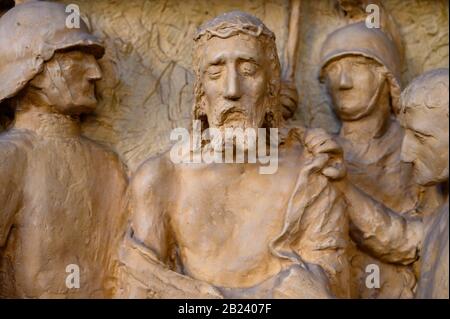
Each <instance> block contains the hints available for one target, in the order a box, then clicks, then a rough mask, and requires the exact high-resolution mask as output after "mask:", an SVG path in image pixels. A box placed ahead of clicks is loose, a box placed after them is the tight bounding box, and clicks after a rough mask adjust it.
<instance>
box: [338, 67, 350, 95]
mask: <svg viewBox="0 0 450 319" xmlns="http://www.w3.org/2000/svg"><path fill="white" fill-rule="evenodd" d="M349 71H350V70H348V66H344V67H343V68H342V69H341V72H340V74H339V88H340V89H341V90H348V89H351V88H353V80H352V77H351V75H350V72H349Z"/></svg>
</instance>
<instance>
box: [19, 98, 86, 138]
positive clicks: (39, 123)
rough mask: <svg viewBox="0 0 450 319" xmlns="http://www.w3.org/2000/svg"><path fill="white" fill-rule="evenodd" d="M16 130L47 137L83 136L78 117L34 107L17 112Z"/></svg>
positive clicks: (46, 108) (47, 108)
mask: <svg viewBox="0 0 450 319" xmlns="http://www.w3.org/2000/svg"><path fill="white" fill-rule="evenodd" d="M14 128H19V129H27V130H30V131H33V132H34V133H36V134H37V135H40V136H45V137H76V136H80V134H81V132H80V124H79V120H78V117H74V116H69V115H63V114H59V113H56V112H54V111H53V110H52V109H51V108H49V107H45V106H34V105H28V106H27V108H25V109H19V110H18V111H17V112H16V116H15V122H14Z"/></svg>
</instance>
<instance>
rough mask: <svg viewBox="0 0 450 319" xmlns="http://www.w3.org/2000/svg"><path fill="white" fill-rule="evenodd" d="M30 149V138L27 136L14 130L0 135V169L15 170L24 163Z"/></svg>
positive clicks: (31, 145)
mask: <svg viewBox="0 0 450 319" xmlns="http://www.w3.org/2000/svg"><path fill="white" fill-rule="evenodd" d="M32 147H33V144H32V136H31V135H29V134H26V133H24V132H18V131H16V130H11V131H7V132H4V133H2V134H0V169H1V170H2V171H3V170H5V169H6V170H7V169H11V168H12V167H14V168H16V169H17V168H18V167H19V166H20V165H21V164H24V163H25V161H26V159H27V157H28V153H29V150H31V149H32ZM19 171H20V169H19Z"/></svg>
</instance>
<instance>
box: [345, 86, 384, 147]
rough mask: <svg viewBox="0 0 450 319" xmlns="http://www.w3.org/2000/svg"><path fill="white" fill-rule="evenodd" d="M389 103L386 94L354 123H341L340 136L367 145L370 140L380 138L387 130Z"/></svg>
mask: <svg viewBox="0 0 450 319" xmlns="http://www.w3.org/2000/svg"><path fill="white" fill-rule="evenodd" d="M390 124H391V118H390V101H389V94H386V95H384V96H382V97H380V99H379V100H378V102H377V105H375V107H374V109H373V111H372V112H371V113H369V114H368V115H366V116H365V117H363V118H360V119H358V120H355V121H345V120H343V121H342V126H341V131H340V136H341V137H342V138H345V139H347V140H350V141H352V142H356V143H366V142H367V143H369V142H370V141H371V140H372V139H376V138H380V137H381V136H383V135H384V134H385V133H386V131H387V130H388V129H389V127H390Z"/></svg>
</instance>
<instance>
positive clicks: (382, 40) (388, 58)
mask: <svg viewBox="0 0 450 319" xmlns="http://www.w3.org/2000/svg"><path fill="white" fill-rule="evenodd" d="M320 56H321V59H320V74H319V79H320V81H321V82H324V81H325V79H326V75H327V72H328V70H329V67H330V66H331V65H333V64H336V63H335V62H339V61H341V60H342V61H344V60H345V61H349V62H350V61H353V60H354V61H355V62H354V63H353V62H352V63H349V64H351V65H353V66H355V68H354V69H355V70H354V71H355V72H354V73H355V74H356V75H357V76H360V77H361V79H358V78H355V79H354V80H355V81H354V82H355V83H353V84H355V86H358V85H360V86H372V88H373V92H371V93H370V92H369V93H368V94H372V95H373V97H368V98H367V101H362V103H366V104H370V102H372V100H373V99H374V98H376V95H377V94H380V93H381V90H382V89H383V87H382V86H383V85H384V84H387V86H388V88H387V90H388V92H389V96H390V105H391V107H392V111H393V112H394V114H397V113H398V111H399V102H398V101H399V97H400V93H401V85H400V72H401V58H400V54H399V53H398V50H397V47H396V45H395V43H394V41H392V40H391V38H390V37H389V36H388V35H387V34H386V33H385V32H383V31H382V30H381V29H377V28H368V27H367V26H366V25H365V23H364V22H358V23H353V24H349V25H346V26H344V27H342V28H340V29H338V30H336V31H334V32H333V33H331V34H330V35H329V36H328V37H327V39H326V40H325V42H324V44H323V47H322V50H321V55H320ZM363 64H365V65H366V66H365V67H364V66H363ZM358 68H360V69H358ZM364 68H366V69H370V70H371V73H372V74H373V76H371V77H364V74H362V73H363V72H360V70H361V71H363V69H364ZM369 75H370V74H369ZM341 80H342V79H341ZM344 80H345V79H344ZM350 80H351V79H350ZM342 81H343V80H342ZM374 84H375V87H374ZM349 88H350V87H349ZM349 88H345V89H349ZM361 89H363V88H361ZM366 89H369V88H368V87H366ZM369 98H371V100H370V102H369ZM353 100H355V99H353ZM368 111H370V110H368Z"/></svg>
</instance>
